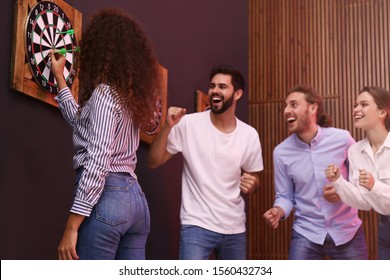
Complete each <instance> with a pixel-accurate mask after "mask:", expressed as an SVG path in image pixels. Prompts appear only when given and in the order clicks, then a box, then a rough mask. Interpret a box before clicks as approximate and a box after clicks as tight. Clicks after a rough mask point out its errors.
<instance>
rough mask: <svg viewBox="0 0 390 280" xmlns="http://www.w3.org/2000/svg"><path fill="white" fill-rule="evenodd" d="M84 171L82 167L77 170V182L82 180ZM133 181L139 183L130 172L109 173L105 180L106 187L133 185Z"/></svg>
mask: <svg viewBox="0 0 390 280" xmlns="http://www.w3.org/2000/svg"><path fill="white" fill-rule="evenodd" d="M83 171H84V168H83V167H80V168H78V169H77V170H76V172H77V182H78V181H79V180H80V177H81V174H82V173H83ZM133 181H137V179H136V178H134V177H133V176H131V174H130V173H128V172H108V174H107V176H106V178H105V185H117V184H119V185H121V183H131V182H133Z"/></svg>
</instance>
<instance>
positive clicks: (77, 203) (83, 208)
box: [70, 198, 93, 217]
mask: <svg viewBox="0 0 390 280" xmlns="http://www.w3.org/2000/svg"><path fill="white" fill-rule="evenodd" d="M92 208H93V205H92V204H91V203H89V202H87V201H83V200H80V199H77V198H76V199H75V200H74V202H73V205H72V208H71V209H70V212H72V213H75V214H79V215H82V216H87V217H89V215H91V212H92Z"/></svg>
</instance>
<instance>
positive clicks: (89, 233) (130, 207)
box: [76, 170, 150, 260]
mask: <svg viewBox="0 0 390 280" xmlns="http://www.w3.org/2000/svg"><path fill="white" fill-rule="evenodd" d="M81 172H82V170H78V176H77V182H78V181H79V178H80V175H81ZM76 185H77V183H76ZM149 231H150V215H149V208H148V204H147V202H146V199H145V195H144V193H143V192H142V190H141V188H140V186H139V184H138V181H137V180H136V179H134V178H133V177H131V176H130V175H129V174H127V173H109V174H108V176H107V177H106V181H105V185H104V190H103V193H102V195H101V197H100V199H99V201H98V203H97V204H96V205H95V206H94V207H93V210H92V213H91V215H90V216H89V217H86V219H84V221H83V223H82V224H81V226H80V228H79V232H78V240H77V248H76V251H77V254H78V255H79V257H80V259H87V260H113V259H119V260H141V259H145V244H146V240H147V237H148V235H149Z"/></svg>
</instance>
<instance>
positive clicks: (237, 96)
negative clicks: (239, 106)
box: [234, 89, 244, 100]
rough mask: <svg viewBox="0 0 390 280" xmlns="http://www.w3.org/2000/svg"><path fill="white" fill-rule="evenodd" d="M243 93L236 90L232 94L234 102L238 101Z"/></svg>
mask: <svg viewBox="0 0 390 280" xmlns="http://www.w3.org/2000/svg"><path fill="white" fill-rule="evenodd" d="M243 93H244V91H243V90H242V89H239V90H236V91H235V92H234V100H238V99H240V98H241V96H242V94H243Z"/></svg>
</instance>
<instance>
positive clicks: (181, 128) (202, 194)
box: [167, 111, 263, 234]
mask: <svg viewBox="0 0 390 280" xmlns="http://www.w3.org/2000/svg"><path fill="white" fill-rule="evenodd" d="M236 124H237V125H236V128H235V130H234V131H233V132H231V133H228V134H225V133H222V132H221V131H219V130H218V129H217V128H215V127H214V125H213V124H212V122H211V119H210V111H206V112H201V113H194V114H189V115H185V116H184V117H183V118H182V119H181V120H180V122H179V123H178V124H177V125H176V126H174V127H173V128H172V130H171V132H170V134H169V136H168V143H167V151H168V152H169V153H171V154H176V153H178V152H181V153H182V154H183V158H184V166H183V174H182V203H181V210H180V220H181V224H183V225H196V226H199V227H202V228H205V229H208V230H211V231H214V232H218V233H222V234H237V233H242V232H245V230H246V229H245V220H246V217H245V202H244V199H243V198H242V196H241V191H240V179H241V173H242V171H246V172H259V171H261V170H263V158H262V152H261V145H260V139H259V135H258V133H257V131H256V130H255V129H254V128H253V127H251V126H249V125H247V124H245V123H244V122H242V121H240V120H239V119H237V118H236Z"/></svg>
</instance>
